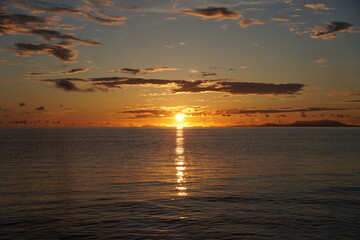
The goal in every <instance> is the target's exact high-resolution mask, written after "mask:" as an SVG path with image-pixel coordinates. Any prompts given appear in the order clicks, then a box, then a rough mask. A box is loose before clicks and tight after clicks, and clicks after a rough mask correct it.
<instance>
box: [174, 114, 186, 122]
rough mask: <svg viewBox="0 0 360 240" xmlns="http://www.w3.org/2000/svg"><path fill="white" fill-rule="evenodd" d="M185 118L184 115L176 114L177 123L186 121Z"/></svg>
mask: <svg viewBox="0 0 360 240" xmlns="http://www.w3.org/2000/svg"><path fill="white" fill-rule="evenodd" d="M185 116H186V115H185V114H183V113H178V114H176V116H175V118H176V121H178V122H182V121H184V118H185Z"/></svg>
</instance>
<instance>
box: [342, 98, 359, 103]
mask: <svg viewBox="0 0 360 240" xmlns="http://www.w3.org/2000/svg"><path fill="white" fill-rule="evenodd" d="M345 102H349V103H360V99H355V100H349V101H345Z"/></svg>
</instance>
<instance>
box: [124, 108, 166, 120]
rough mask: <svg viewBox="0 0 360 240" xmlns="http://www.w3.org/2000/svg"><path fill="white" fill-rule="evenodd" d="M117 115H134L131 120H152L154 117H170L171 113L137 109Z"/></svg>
mask: <svg viewBox="0 0 360 240" xmlns="http://www.w3.org/2000/svg"><path fill="white" fill-rule="evenodd" d="M119 113H127V114H129V113H130V114H135V115H134V117H132V118H154V117H171V116H173V112H172V111H168V110H162V109H139V110H132V111H124V112H119Z"/></svg>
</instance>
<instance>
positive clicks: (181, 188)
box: [175, 126, 187, 196]
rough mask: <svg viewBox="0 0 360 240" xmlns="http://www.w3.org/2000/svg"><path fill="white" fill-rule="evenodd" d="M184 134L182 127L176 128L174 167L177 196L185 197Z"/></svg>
mask: <svg viewBox="0 0 360 240" xmlns="http://www.w3.org/2000/svg"><path fill="white" fill-rule="evenodd" d="M184 152H185V148H184V132H183V128H182V126H178V127H177V129H176V148H175V153H176V157H175V165H176V180H177V185H176V189H177V190H178V192H177V195H178V196H187V192H186V190H187V187H186V172H185V170H186V166H185V156H184Z"/></svg>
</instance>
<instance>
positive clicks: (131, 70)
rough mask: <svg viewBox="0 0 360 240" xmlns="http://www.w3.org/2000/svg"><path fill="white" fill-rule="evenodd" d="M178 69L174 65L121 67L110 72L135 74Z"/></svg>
mask: <svg viewBox="0 0 360 240" xmlns="http://www.w3.org/2000/svg"><path fill="white" fill-rule="evenodd" d="M174 70H179V69H178V68H174V67H156V68H144V69H142V68H121V69H120V70H114V71H112V72H122V73H130V74H133V75H136V74H146V73H153V72H162V71H174Z"/></svg>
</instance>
